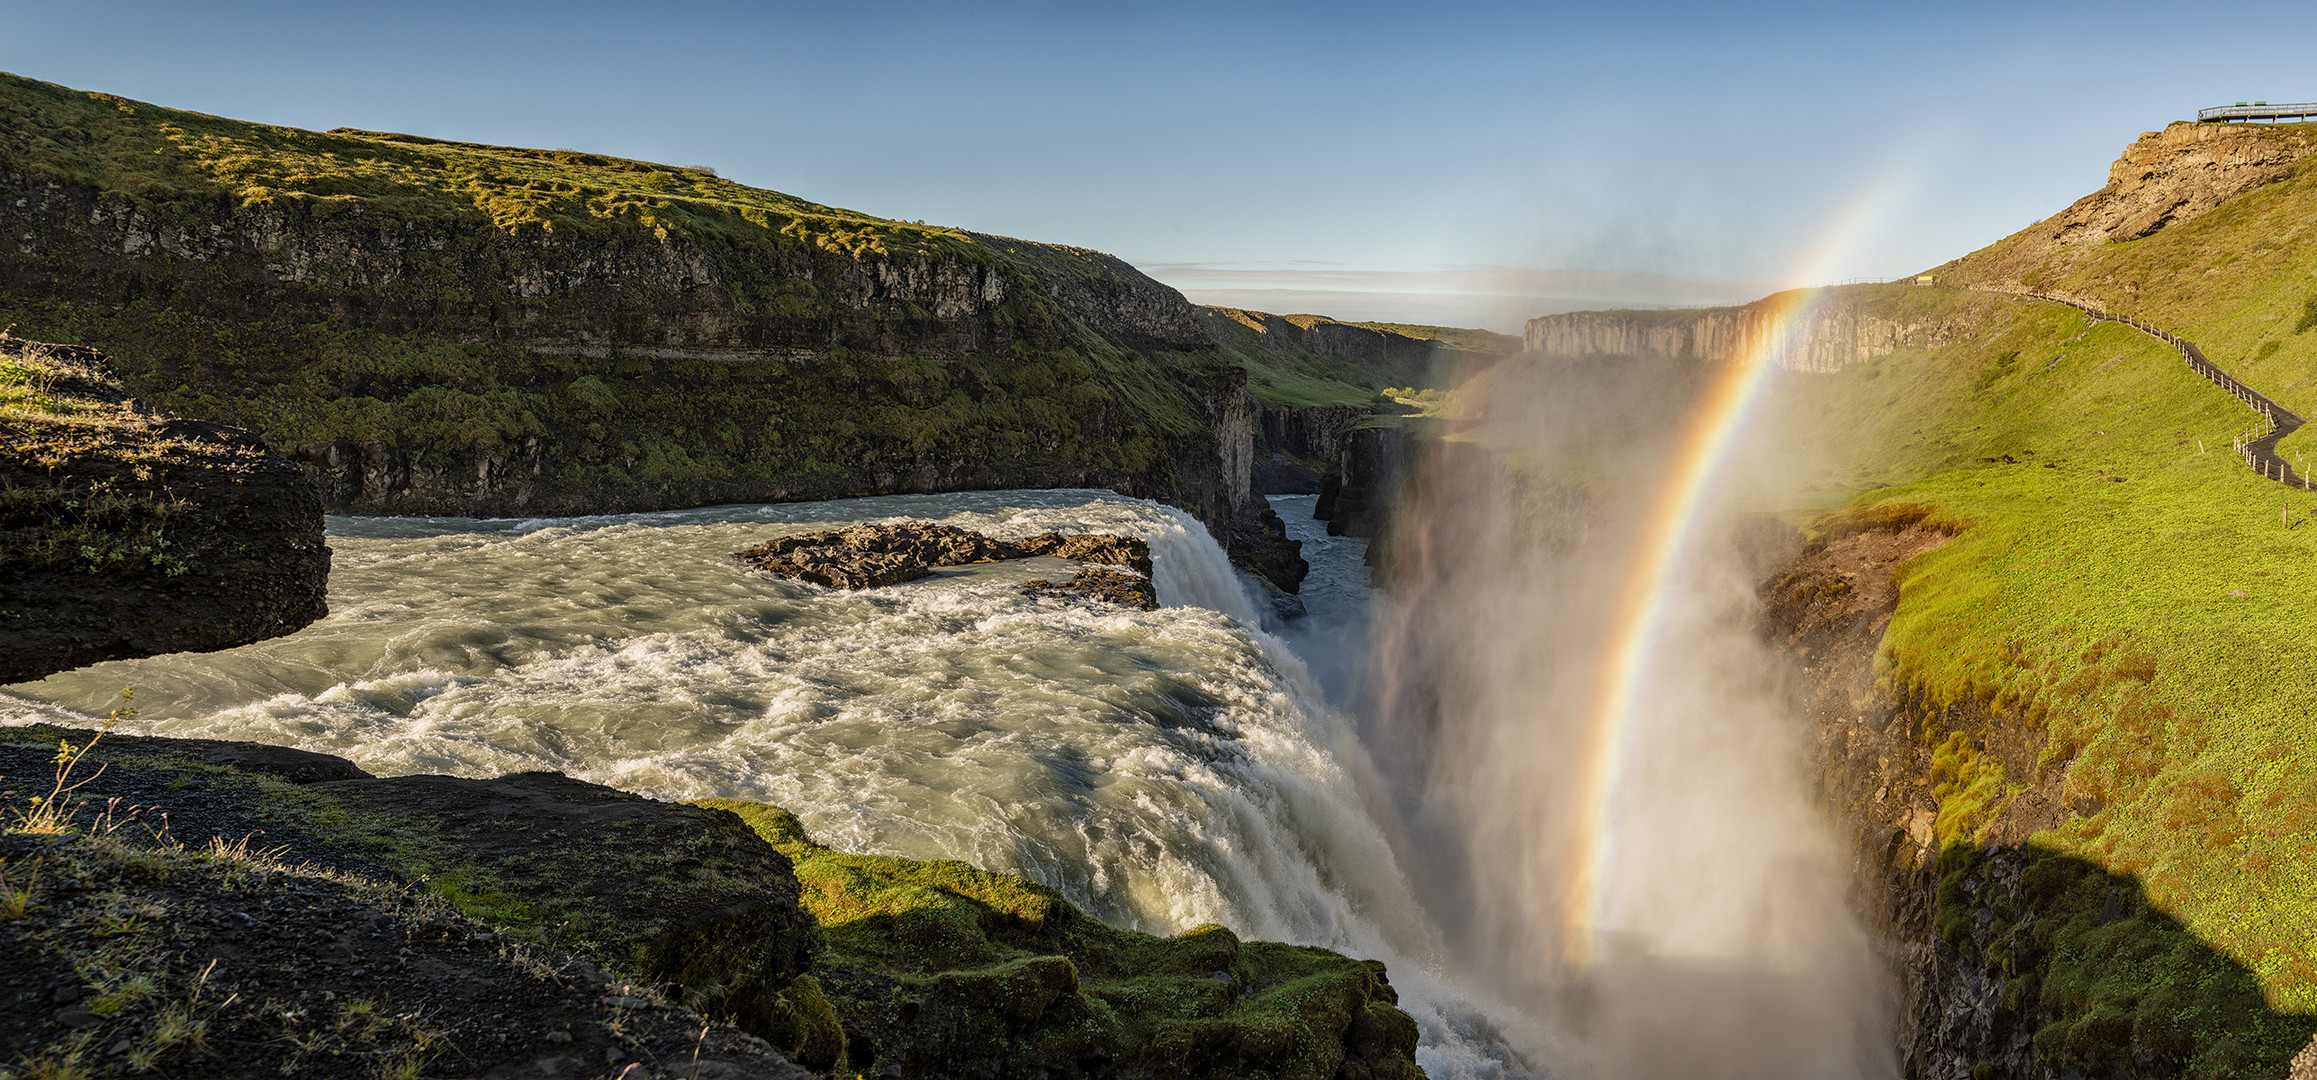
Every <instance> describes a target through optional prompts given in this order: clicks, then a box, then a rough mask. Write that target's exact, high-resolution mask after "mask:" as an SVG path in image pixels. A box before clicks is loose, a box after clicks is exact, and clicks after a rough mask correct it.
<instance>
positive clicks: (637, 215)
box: [0, 76, 971, 252]
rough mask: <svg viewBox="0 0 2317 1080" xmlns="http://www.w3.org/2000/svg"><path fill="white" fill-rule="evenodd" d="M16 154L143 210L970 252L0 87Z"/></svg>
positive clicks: (739, 195)
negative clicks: (211, 206)
mask: <svg viewBox="0 0 2317 1080" xmlns="http://www.w3.org/2000/svg"><path fill="white" fill-rule="evenodd" d="M0 117H4V118H5V119H6V126H7V127H8V129H9V130H10V131H13V132H19V133H22V134H23V136H24V137H23V140H22V142H21V143H19V145H17V146H15V147H11V148H9V149H10V150H11V152H12V155H11V156H12V157H14V158H15V161H13V162H11V163H12V164H16V165H18V166H19V167H21V168H24V169H25V170H26V171H27V172H28V173H29V174H30V175H32V176H35V177H40V178H53V179H56V180H59V181H63V182H67V183H76V184H84V185H87V186H90V187H95V188H98V189H101V190H105V191H115V192H124V193H128V194H132V195H138V196H143V197H146V198H149V199H155V200H160V199H173V198H177V197H182V196H188V195H191V196H219V197H225V198H231V199H234V200H236V201H237V202H239V203H241V204H242V205H244V206H253V205H261V204H267V203H275V202H282V201H291V202H301V203H306V204H310V205H312V206H314V207H316V208H323V209H327V208H333V207H334V208H338V209H341V210H348V211H351V210H355V209H359V210H360V211H362V212H363V213H365V214H372V215H384V216H388V217H393V218H401V219H405V220H430V221H431V220H452V221H457V220H470V221H478V222H479V221H487V222H489V223H490V224H491V225H493V226H495V227H497V228H499V229H503V230H508V231H513V232H520V231H522V230H526V229H529V230H536V231H539V232H549V233H552V232H557V231H562V232H577V231H585V230H590V229H600V228H603V227H605V226H607V225H610V224H614V223H621V222H629V223H636V224H641V225H643V226H645V227H648V228H655V229H669V230H680V231H684V232H687V233H692V234H713V233H723V234H729V235H733V236H741V237H746V236H748V235H750V234H752V233H754V232H755V231H756V230H760V229H766V228H770V229H772V230H774V231H775V232H776V233H777V234H779V235H782V236H788V237H792V238H795V239H798V240H802V241H807V242H810V243H813V244H816V245H819V246H822V247H827V248H831V249H841V250H845V251H847V252H861V251H868V250H878V251H883V250H887V249H891V248H897V247H898V248H924V247H948V248H961V249H962V248H964V247H966V246H969V245H970V243H971V242H970V241H969V240H968V239H967V238H966V237H965V235H964V234H963V233H960V232H958V231H957V230H955V229H945V228H940V227H928V226H925V225H922V224H909V223H904V222H898V221H887V220H884V219H880V218H876V217H871V216H869V215H867V214H861V213H856V212H854V211H850V210H840V209H837V208H834V207H828V206H822V205H820V204H818V203H812V202H807V201H805V200H803V199H799V198H795V197H793V196H789V195H783V194H781V193H780V192H777V191H766V190H762V189H759V188H752V187H747V186H745V185H742V184H736V183H732V182H730V181H726V180H721V179H718V178H717V176H716V175H715V172H714V170H712V169H708V168H704V167H693V168H680V167H672V166H668V165H657V164H653V163H651V162H645V161H630V160H627V159H624V158H616V157H607V156H604V155H600V154H586V153H579V152H576V151H571V150H526V149H520V148H516V147H505V146H482V145H477V144H474V143H462V142H450V141H446V140H442V139H429V138H424V137H420V136H416V135H397V134H391V133H386V132H374V131H357V130H354V129H351V128H340V129H337V130H334V131H328V132H315V131H304V130H300V129H298V128H286V127H275V126H271V125H266V124H252V123H248V122H245V121H240V120H229V119H225V118H223V117H216V116H208V115H204V114H201V113H192V112H182V111H179V110H176V109H168V108H164V107H161V106H158V105H152V104H147V103H144V102H138V101H131V100H128V99H126V98H119V97H114V96H112V95H109V94H101V93H88V92H83V91H77V90H71V89H67V88H65V87H61V86H54V85H51V84H48V83H40V82H34V81H32V80H29V79H21V78H17V77H15V76H0Z"/></svg>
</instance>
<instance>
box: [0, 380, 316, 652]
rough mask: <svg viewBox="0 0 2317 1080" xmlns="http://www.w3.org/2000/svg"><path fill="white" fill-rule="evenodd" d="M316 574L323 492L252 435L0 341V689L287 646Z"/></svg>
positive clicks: (306, 609) (312, 614) (310, 613)
mask: <svg viewBox="0 0 2317 1080" xmlns="http://www.w3.org/2000/svg"><path fill="white" fill-rule="evenodd" d="M329 572H330V551H329V549H328V548H326V547H324V546H322V506H321V499H320V494H319V492H318V491H317V490H316V489H315V487H314V486H313V484H311V483H310V482H309V481H308V480H307V479H306V477H305V476H303V475H302V474H301V473H300V471H299V470H298V469H297V467H296V466H294V465H292V464H291V463H290V462H288V461H286V460H284V459H282V458H280V457H277V456H273V455H271V454H269V453H268V452H267V449H266V446H265V444H264V443H263V442H261V441H259V440H258V439H257V437H256V436H254V435H252V434H251V433H249V432H247V431H242V430H238V429H234V428H228V427H222V426H219V425H216V424H210V423H203V422H199V421H188V420H179V419H171V418H168V417H164V416H158V415H154V414H153V413H152V412H150V411H149V410H143V409H139V408H137V407H136V406H135V405H134V403H132V402H131V401H129V400H128V397H127V394H126V392H125V391H124V389H123V388H122V387H121V386H120V384H118V383H116V382H114V381H112V380H111V379H110V378H109V376H108V375H107V374H106V369H105V365H104V362H103V358H102V357H101V356H100V355H99V354H97V353H95V352H94V351H93V350H89V349H85V348H78V347H73V346H61V345H46V344H40V343H36V342H31V341H25V340H22V339H18V338H13V337H8V336H6V335H5V334H0V683H8V682H20V681H23V680H27V679H36V678H40V677H41V676H44V675H48V674H51V673H53V672H57V671H63V670H66V669H69V668H73V667H78V666H81V665H83V664H93V663H96V662H98V661H102V660H115V659H122V658H127V657H137V656H151V655H154V654H156V653H165V652H183V651H189V650H208V649H224V648H231V647H233V646H236V645H246V644H248V643H250V642H252V641H258V640H261V639H264V638H269V637H277V636H279V635H282V634H287V633H290V632H292V631H294V630H297V629H298V628H300V627H302V626H305V625H306V624H307V623H310V622H312V621H314V620H315V619H318V618H320V617H322V615H323V614H324V613H325V612H326V611H327V607H326V604H325V599H324V592H325V587H326V584H327V581H328V578H329Z"/></svg>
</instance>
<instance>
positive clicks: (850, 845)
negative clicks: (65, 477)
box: [0, 491, 1520, 1080]
mask: <svg viewBox="0 0 2317 1080" xmlns="http://www.w3.org/2000/svg"><path fill="white" fill-rule="evenodd" d="M902 518H907V519H920V520H935V521H940V522H943V523H946V524H951V525H957V526H961V527H965V528H971V529H977V530H980V531H983V532H987V533H990V534H993V535H999V536H1023V535H1028V534H1031V533H1036V532H1044V531H1048V530H1060V531H1065V532H1089V531H1090V532H1123V533H1129V534H1133V535H1137V536H1141V537H1143V538H1144V539H1146V540H1148V541H1149V542H1150V544H1151V550H1152V556H1153V576H1154V578H1155V582H1156V585H1157V587H1158V591H1159V597H1160V600H1161V602H1162V604H1164V605H1165V606H1164V607H1162V609H1161V610H1158V611H1152V612H1141V611H1130V610H1125V609H1119V608H1114V607H1107V606H1094V605H1089V604H1086V603H1082V602H1078V601H1073V600H1059V599H1050V598H1048V599H1037V598H1031V597H1029V596H1026V595H1024V594H1023V593H1022V592H1021V591H1020V589H1019V588H1018V587H1017V586H1018V585H1019V584H1020V583H1021V582H1024V581H1027V580H1030V579H1033V578H1049V579H1052V578H1059V577H1065V576H1067V575H1068V573H1069V571H1070V569H1071V564H1067V563H1063V562H1061V561H1060V560H1053V559H1032V560H1024V561H1021V562H1016V563H1000V564H983V565H976V566H967V567H952V568H947V569H944V570H942V571H940V572H938V573H937V574H936V575H935V576H933V577H930V578H927V579H924V580H920V581H916V582H911V583H907V584H903V585H899V586H894V587H890V588H886V589H879V590H868V591H862V592H847V591H841V590H829V589H822V588H818V587H814V586H809V585H801V584H797V583H793V582H788V581H783V580H778V579H774V578H771V577H768V576H765V575H762V574H758V573H754V572H751V571H749V570H747V569H745V568H743V567H741V566H740V565H739V564H737V563H735V562H734V561H733V560H732V559H731V558H730V557H729V555H730V553H731V552H733V551H736V550H738V549H740V548H743V547H746V546H749V545H751V544H755V543H759V542H761V541H763V540H765V539H768V538H770V537H772V536H776V535H781V534H784V533H792V532H805V531H814V530H820V529H828V528H834V527H838V526H841V525H845V524H850V523H855V522H862V521H877V520H892V519H902ZM329 530H330V538H331V544H332V546H333V548H334V549H335V564H334V568H333V572H332V575H331V597H330V605H331V614H330V615H329V616H328V617H327V618H326V619H324V620H323V621H321V622H319V623H316V624H314V625H313V626H311V627H308V628H306V629H305V630H302V631H300V632H298V633H297V634H294V635H291V636H289V637H286V638H281V639H277V640H273V641H268V642H261V643H259V644H256V645H251V646H246V647H243V648H240V649H234V650H230V651H227V652H223V653H214V654H205V655H178V656H164V657H155V658H151V659H146V660H137V661H121V662H115V663H108V664H100V665H96V666H93V667H89V668H84V669H81V670H78V671H74V672H70V673H65V674H61V675H57V676H53V677H51V678H48V679H45V680H41V681H39V682H34V683H28V684H23V685H19V686H14V687H10V688H9V692H6V693H0V723H24V722H33V721H52V722H59V723H68V724H77V725H88V724H91V723H93V722H94V718H95V717H98V716H101V715H102V714H103V712H104V710H105V708H106V706H107V705H108V704H109V703H110V702H111V700H112V699H113V697H114V695H116V694H117V692H118V691H119V690H120V688H121V687H123V686H134V687H136V688H137V702H138V704H139V706H140V707H141V709H142V712H141V713H140V715H139V716H138V717H137V718H136V719H135V720H134V721H133V722H132V724H131V725H129V730H132V731H134V732H136V733H140V734H156V735H174V736H182V737H202V738H227V739H251V740H259V741H265V742H274V743H283V744H287V745H292V746H299V747H304V748H308V749H313V750H320V751H325V752H329V753H334V754H340V755H343V756H346V757H348V758H351V759H353V760H354V761H355V762H357V763H358V764H360V765H362V766H363V767H364V768H366V769H369V770H370V771H372V772H374V773H379V774H399V773H422V772H424V773H449V774H453V775H464V776H487V775H496V774H499V773H503V772H512V771H520V770H528V769H554V770H559V771H562V772H565V773H567V774H569V775H572V776H576V777H580V778H583V779H587V780H591V781H594V782H597V783H602V784H607V785H611V786H615V787H619V788H623V789H626V790H629V791H635V792H639V793H643V794H648V795H653V796H656V797H660V798H667V799H697V798H706V797H729V798H743V799H754V800H760V801H764V802H769V803H774V804H777V805H780V806H784V807H787V808H789V809H790V810H792V811H794V812H796V813H797V814H798V816H799V817H800V818H801V819H802V820H803V821H804V823H805V825H806V826H807V828H808V829H810V830H811V831H812V833H813V834H814V836H815V837H816V838H817V839H819V840H821V841H822V842H824V843H827V844H830V845H832V846H834V847H838V848H842V849H846V850H855V851H876V852H883V853H890V854H897V855H904V856H909V857H915V858H957V859H963V860H966V861H968V862H971V863H974V864H976V865H979V866H983V867H986V868H989V869H992V870H999V871H1006V872H1012V873H1020V874H1024V875H1027V876H1029V877H1032V878H1034V879H1036V880H1038V881H1041V882H1043V883H1045V884H1047V885H1050V886H1052V887H1054V888H1056V889H1057V890H1059V891H1061V892H1062V893H1063V894H1064V895H1066V896H1068V897H1069V898H1070V899H1071V900H1073V901H1074V902H1076V903H1078V904H1080V905H1081V906H1083V907H1084V908H1086V909H1087V910H1088V911H1090V912H1092V913H1094V914H1096V915H1099V916H1101V917H1102V918H1105V919H1107V920H1110V921H1112V922H1115V923H1119V924H1122V925H1127V926H1131V927H1134V928H1137V929H1142V930H1146V931H1151V932H1155V933H1176V932H1180V931H1183V930H1186V929H1189V928H1191V927H1193V926H1196V925H1199V924H1201V923H1208V922H1213V923H1221V924H1223V925H1226V926H1229V927H1231V928H1232V929H1233V930H1235V931H1237V932H1238V933H1240V934H1241V935H1242V936H1245V937H1248V938H1251V939H1269V940H1284V941H1291V942H1297V943H1303V944H1313V945H1321V946H1326V947H1329V948H1334V949H1338V950H1341V951H1343V952H1346V953H1348V954H1351V955H1355V956H1361V957H1369V958H1376V959H1381V960H1384V961H1385V962H1386V963H1387V964H1388V965H1390V968H1391V977H1392V979H1393V982H1394V984H1395V985H1396V986H1397V987H1398V988H1399V989H1400V991H1401V994H1402V1003H1403V1006H1404V1007H1405V1008H1406V1009H1407V1010H1408V1011H1409V1012H1410V1013H1411V1014H1412V1015H1414V1016H1415V1017H1416V1019H1417V1021H1418V1024H1419V1026H1420V1028H1421V1029H1422V1030H1423V1032H1424V1045H1423V1047H1422V1049H1421V1050H1420V1052H1419V1061H1420V1062H1421V1063H1422V1064H1424V1065H1425V1066H1426V1068H1427V1069H1428V1071H1430V1073H1431V1075H1432V1076H1434V1077H1436V1078H1443V1080H1444V1078H1448V1077H1458V1076H1474V1077H1487V1076H1501V1075H1515V1074H1518V1073H1519V1071H1520V1070H1519V1069H1518V1068H1517V1067H1512V1064H1511V1057H1510V1055H1509V1052H1507V1051H1505V1050H1504V1049H1503V1048H1502V1047H1501V1046H1500V1045H1497V1042H1496V1039H1495V1036H1494V1035H1493V1034H1492V1030H1493V1029H1492V1021H1491V1020H1490V1018H1489V1014H1488V1012H1487V1011H1486V1010H1483V1009H1480V1008H1478V1007H1476V1006H1474V1005H1472V1004H1471V1003H1470V1002H1469V1001H1468V1000H1467V999H1466V997H1465V996H1464V995H1463V994H1462V993H1461V992H1460V991H1458V990H1457V989H1456V988H1455V987H1454V986H1453V985H1452V979H1451V978H1450V977H1449V976H1448V975H1446V974H1444V973H1443V972H1442V971H1441V970H1440V965H1441V959H1440V958H1441V956H1442V955H1443V954H1442V951H1441V948H1440V946H1439V944H1438V935H1437V934H1436V933H1435V932H1434V931H1433V930H1432V928H1431V927H1430V925H1429V924H1428V922H1427V921H1426V918H1425V916H1424V915H1423V913H1422V912H1421V910H1420V908H1419V906H1418V904H1417V903H1416V901H1415V899H1414V890H1413V889H1412V888H1411V885H1410V883H1409V881H1408V880H1407V879H1406V877H1405V876H1404V875H1403V873H1402V871H1401V869H1400V866H1399V863H1398V861H1397V859H1396V857H1395V854H1394V852H1393V850H1392V845H1391V844H1390V843H1388V842H1387V840H1386V837H1385V834H1384V831H1383V830H1382V829H1381V828H1380V827H1379V826H1378V824H1377V816H1376V815H1375V814H1373V813H1371V803H1372V800H1373V799H1374V798H1375V790H1374V781H1373V779H1372V770H1371V769H1370V768H1369V766H1368V764H1367V761H1366V757H1365V752H1364V751H1363V750H1362V748H1361V747H1360V745H1359V743H1358V741H1357V739H1356V737H1355V735H1354V732H1353V729H1352V725H1351V724H1350V722H1349V721H1348V720H1347V719H1346V718H1345V717H1344V716H1343V715H1342V714H1340V713H1339V712H1337V711H1335V710H1333V709H1331V708H1329V707H1327V706H1326V705H1325V704H1323V703H1322V702H1321V701H1320V697H1319V693H1318V691H1317V690H1316V689H1315V683H1314V682H1313V680H1312V679H1311V678H1310V676H1308V675H1306V674H1305V673H1304V672H1303V665H1302V663H1301V661H1300V660H1299V659H1298V658H1297V657H1296V656H1295V655H1294V653H1292V652H1291V651H1290V650H1289V649H1288V648H1287V647H1286V646H1285V645H1284V644H1283V643H1282V642H1281V641H1280V640H1279V639H1277V638H1274V637H1271V636H1270V635H1267V634H1265V633H1263V632H1262V631H1261V630H1260V629H1259V628H1258V622H1257V611H1258V609H1257V608H1256V606H1255V605H1254V604H1253V603H1251V602H1250V600H1249V597H1248V596H1247V594H1246V591H1245V590H1244V589H1243V588H1242V586H1241V584H1240V581H1239V578H1238V576H1237V573H1236V572H1235V571H1234V570H1233V569H1232V567H1231V565H1230V563H1229V561H1228V559H1227V558H1226V557H1225V556H1224V554H1223V552H1222V550H1221V548H1220V547H1219V546H1217V545H1216V544H1215V542H1214V540H1213V539H1212V538H1211V537H1210V536H1209V535H1208V534H1207V532H1206V530H1205V528H1204V527H1203V526H1201V525H1200V524H1199V523H1198V522H1197V521H1196V520H1194V519H1192V518H1191V517H1190V516H1189V515H1187V514H1184V513H1182V512H1181V511H1179V510H1174V509H1171V508H1168V507H1163V506H1159V505H1156V504H1153V503H1148V502H1143V501H1139V500H1131V499H1124V498H1121V497H1119V496H1116V495H1113V494H1111V493H1108V492H1095V491H1059V492H1057V491H1043V492H1040V491H1011V492H979V493H960V494H951V495H938V496H886V497H879V498H870V499H855V500H845V501H840V502H829V503H804V504H783V505H772V506H730V507H712V508H706V509H699V510H687V511H678V512H668V513H655V514H633V515H618V516H605V517H591V518H567V519H547V520H531V521H512V520H497V521H476V520H467V519H359V518H338V519H332V520H331V522H330V525H329ZM1508 1069H1509V1070H1510V1071H1508Z"/></svg>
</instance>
